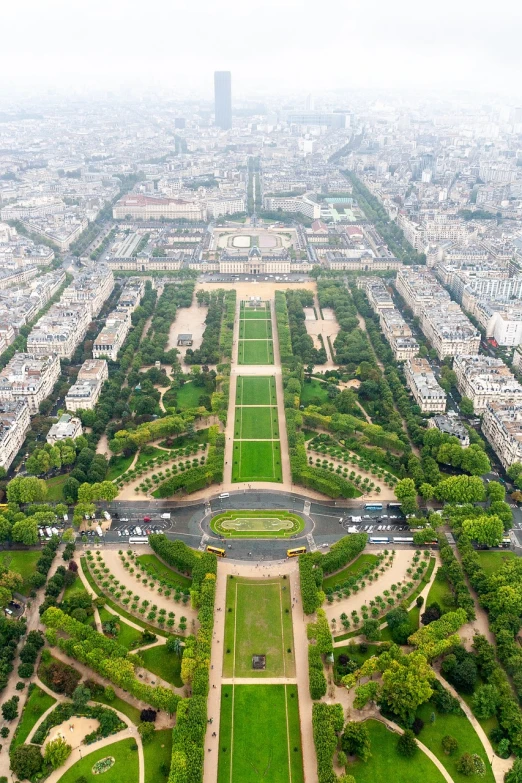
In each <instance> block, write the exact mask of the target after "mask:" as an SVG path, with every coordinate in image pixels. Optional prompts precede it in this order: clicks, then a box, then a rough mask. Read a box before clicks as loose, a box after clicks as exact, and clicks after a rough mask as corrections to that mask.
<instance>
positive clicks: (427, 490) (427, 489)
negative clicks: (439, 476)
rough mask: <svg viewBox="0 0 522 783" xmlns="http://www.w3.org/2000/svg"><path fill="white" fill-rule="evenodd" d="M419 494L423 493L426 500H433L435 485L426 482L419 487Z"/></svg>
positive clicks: (422, 495)
mask: <svg viewBox="0 0 522 783" xmlns="http://www.w3.org/2000/svg"><path fill="white" fill-rule="evenodd" d="M419 494H420V495H421V497H423V498H424V500H432V498H433V485H432V484H427V483H426V482H424V483H423V484H421V485H420V487H419Z"/></svg>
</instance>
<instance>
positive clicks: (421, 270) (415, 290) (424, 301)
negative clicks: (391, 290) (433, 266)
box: [395, 266, 450, 317]
mask: <svg viewBox="0 0 522 783" xmlns="http://www.w3.org/2000/svg"><path fill="white" fill-rule="evenodd" d="M395 287H396V289H397V291H398V292H399V294H400V295H401V296H402V298H403V299H404V301H405V302H406V304H407V305H408V307H409V308H410V309H411V310H412V311H413V314H414V315H415V316H417V317H418V316H420V314H421V310H422V308H423V307H431V306H433V305H434V304H435V303H438V302H449V301H450V296H449V294H448V292H447V291H445V290H444V289H443V288H442V286H441V285H440V284H439V283H438V282H437V280H436V279H435V276H434V275H433V273H432V272H431V270H429V269H427V268H426V267H424V266H407V267H402V268H401V269H399V271H398V272H397V277H396V279H395Z"/></svg>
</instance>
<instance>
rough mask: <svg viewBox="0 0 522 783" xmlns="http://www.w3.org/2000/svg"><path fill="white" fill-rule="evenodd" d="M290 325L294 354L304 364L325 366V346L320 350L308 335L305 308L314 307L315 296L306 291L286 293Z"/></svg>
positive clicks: (299, 290) (298, 290)
mask: <svg viewBox="0 0 522 783" xmlns="http://www.w3.org/2000/svg"><path fill="white" fill-rule="evenodd" d="M286 304H287V310H288V324H289V326H290V336H291V340H292V353H293V355H294V356H295V357H297V358H298V359H299V361H300V362H302V363H303V364H325V362H326V358H327V357H326V350H325V348H324V346H323V347H322V348H321V349H320V350H318V349H317V348H315V346H314V341H313V340H312V338H311V337H310V335H309V334H308V332H307V330H306V325H305V314H304V310H303V308H304V307H313V305H314V296H313V293H312V291H308V290H306V289H297V290H294V289H291V290H288V291H286Z"/></svg>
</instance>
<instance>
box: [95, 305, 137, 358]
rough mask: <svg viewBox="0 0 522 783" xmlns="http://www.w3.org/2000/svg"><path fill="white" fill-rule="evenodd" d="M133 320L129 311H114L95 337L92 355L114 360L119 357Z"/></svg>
mask: <svg viewBox="0 0 522 783" xmlns="http://www.w3.org/2000/svg"><path fill="white" fill-rule="evenodd" d="M130 327H131V320H130V315H129V313H119V312H118V311H117V310H115V311H114V312H112V313H111V314H110V315H109V316H108V317H107V320H106V322H105V326H104V327H103V329H102V330H101V332H100V333H99V334H98V336H97V337H96V338H95V340H94V343H93V346H92V355H93V357H94V358H95V359H100V358H106V359H111V360H112V361H113V362H115V361H116V359H117V357H118V351H119V350H120V348H121V346H122V345H123V343H124V341H125V338H126V337H127V335H128V333H129V329H130Z"/></svg>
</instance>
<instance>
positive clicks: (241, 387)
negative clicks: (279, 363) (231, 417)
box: [236, 375, 277, 405]
mask: <svg viewBox="0 0 522 783" xmlns="http://www.w3.org/2000/svg"><path fill="white" fill-rule="evenodd" d="M276 402H277V399H276V388H275V379H274V378H273V377H272V376H271V375H265V376H259V375H257V376H248V375H240V376H239V377H238V379H237V386H236V405H276Z"/></svg>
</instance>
